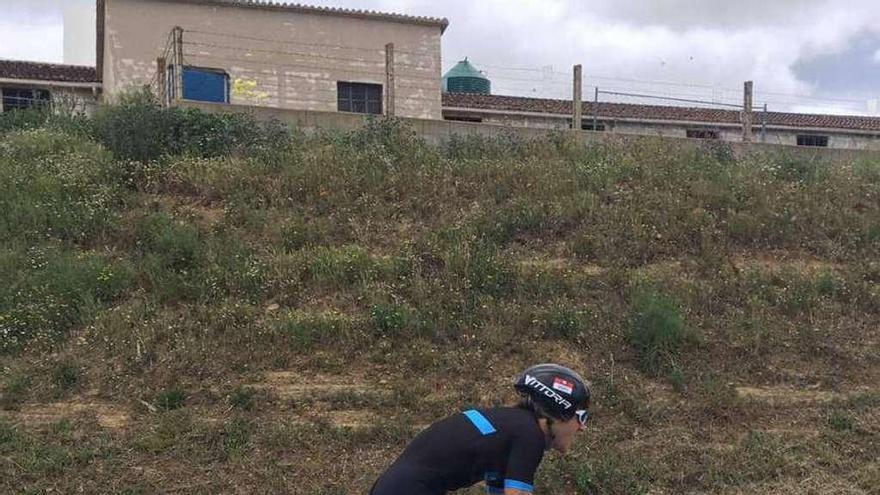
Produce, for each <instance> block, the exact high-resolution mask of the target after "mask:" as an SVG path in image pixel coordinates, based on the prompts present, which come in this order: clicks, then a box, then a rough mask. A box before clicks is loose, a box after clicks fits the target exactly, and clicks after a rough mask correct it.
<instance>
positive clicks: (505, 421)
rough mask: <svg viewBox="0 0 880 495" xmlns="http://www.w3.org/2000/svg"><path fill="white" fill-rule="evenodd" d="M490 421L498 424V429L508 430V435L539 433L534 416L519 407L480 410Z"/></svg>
mask: <svg viewBox="0 0 880 495" xmlns="http://www.w3.org/2000/svg"><path fill="white" fill-rule="evenodd" d="M480 412H482V413H483V414H484V415H485V416H486V417H487V418H489V419H490V421H495V422H496V423H498V427H499V428H500V429H503V430H509V431H508V432H509V433H528V432H532V433H534V432H540V428H539V427H538V423H537V420H536V419H535V415H534V414H533V413H532V412H531V411H529V410H527V409H523V408H520V407H492V408H487V409H481V410H480Z"/></svg>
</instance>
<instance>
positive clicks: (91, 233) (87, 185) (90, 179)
mask: <svg viewBox="0 0 880 495" xmlns="http://www.w3.org/2000/svg"><path fill="white" fill-rule="evenodd" d="M113 165H114V164H113V162H112V160H111V157H110V156H109V154H107V153H106V152H104V151H103V150H102V149H101V148H100V147H99V146H96V145H95V144H93V143H91V142H88V141H83V140H82V139H81V138H79V137H77V136H70V135H67V134H62V133H57V132H51V131H45V130H39V129H38V130H32V131H22V132H16V133H11V134H7V135H6V136H4V139H3V140H2V142H0V240H5V241H9V240H11V239H13V238H16V239H21V240H32V241H36V240H40V241H41V240H43V239H46V238H53V239H57V240H60V241H65V242H83V241H86V240H88V239H91V238H94V237H95V236H99V235H101V234H102V233H105V232H106V231H107V229H108V228H112V226H113V224H114V222H115V221H116V220H117V219H118V209H119V207H120V203H121V201H122V196H121V194H120V188H119V186H118V185H117V184H116V183H115V181H114V180H113Z"/></svg>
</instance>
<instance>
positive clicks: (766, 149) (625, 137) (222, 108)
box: [179, 101, 880, 162]
mask: <svg viewBox="0 0 880 495" xmlns="http://www.w3.org/2000/svg"><path fill="white" fill-rule="evenodd" d="M179 105H180V106H182V107H185V108H198V109H200V110H202V111H205V112H209V113H217V112H232V113H245V114H249V115H252V116H254V117H255V118H257V119H260V120H269V119H275V120H279V121H281V122H284V123H287V124H289V125H291V126H294V127H296V128H298V129H301V130H304V131H306V132H314V131H316V130H319V129H343V130H353V129H357V128H359V127H361V126H363V125H364V123H365V122H366V121H367V118H366V117H365V116H362V115H356V114H348V113H339V112H313V111H298V110H286V109H280V108H264V107H253V106H245V105H222V104H214V103H202V102H188V101H182V102H180V103H179ZM404 120H405V121H406V122H407V123H408V124H409V125H411V126H412V127H413V129H414V130H415V131H416V132H417V133H418V134H419V135H420V136H422V137H423V138H424V139H425V140H426V141H427V142H429V143H431V144H441V143H444V142H446V141H448V140H449V139H450V138H451V137H452V136H469V135H478V136H485V137H492V136H505V135H515V136H518V137H520V138H523V139H537V138H542V137H546V136H547V135H548V134H550V133H553V132H558V131H556V130H553V129H546V128H537V127H511V126H508V125H504V124H493V123H485V122H482V123H476V122H459V121H452V120H436V119H416V118H407V119H404ZM566 132H570V133H571V134H570V135H572V136H574V137H575V138H576V139H578V140H580V141H582V142H584V143H594V142H605V143H620V144H627V143H632V144H644V143H651V142H654V141H657V140H660V142H662V143H663V144H665V145H669V146H673V147H680V148H681V149H695V148H700V147H703V146H706V145H707V144H709V143H718V141H708V140H705V139H691V138H683V137H682V138H678V137H657V136H640V135H635V134H622V133H617V132H614V133H612V132H593V131H576V132H575V131H566ZM719 144H720V143H719ZM723 144H724V145H725V146H728V147H729V148H730V149H731V151H732V152H733V153H734V155H736V156H740V157H742V156H747V155H754V154H758V155H760V154H767V153H769V154H774V153H780V152H784V153H786V154H789V155H794V156H799V157H803V158H808V159H823V160H829V161H832V162H846V161H852V160H855V159H863V158H870V159H878V160H880V152H877V151H871V150H856V149H833V148H808V147H803V146H788V145H778V144H768V143H743V142H725V143H723Z"/></svg>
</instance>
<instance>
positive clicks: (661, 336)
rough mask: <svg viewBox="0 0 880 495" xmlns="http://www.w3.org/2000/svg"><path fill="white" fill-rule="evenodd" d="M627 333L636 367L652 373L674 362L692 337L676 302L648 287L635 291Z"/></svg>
mask: <svg viewBox="0 0 880 495" xmlns="http://www.w3.org/2000/svg"><path fill="white" fill-rule="evenodd" d="M627 335H628V338H629V342H630V345H632V347H633V348H634V349H635V351H636V354H637V355H638V358H639V366H640V367H641V368H642V369H643V370H644V371H646V372H648V373H652V374H653V373H657V372H658V371H660V370H661V369H663V368H665V367H667V366H669V365H671V364H673V360H674V359H675V358H676V357H677V356H678V354H679V353H680V352H681V350H682V348H683V347H684V345H685V344H686V343H687V342H688V341H689V340H690V339H691V338H692V337H691V336H690V335H689V332H688V331H687V329H686V328H685V324H684V317H683V316H682V314H681V310H680V309H679V307H678V304H676V303H675V301H673V300H672V299H670V298H668V297H666V296H664V295H662V294H660V293H658V292H656V291H653V290H650V289H640V290H638V292H637V293H636V295H635V297H634V299H633V301H632V303H631V304H630V314H629V331H628V334H627Z"/></svg>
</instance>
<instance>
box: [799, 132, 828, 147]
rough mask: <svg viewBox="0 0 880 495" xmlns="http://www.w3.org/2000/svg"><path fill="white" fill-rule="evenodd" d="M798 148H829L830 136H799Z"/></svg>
mask: <svg viewBox="0 0 880 495" xmlns="http://www.w3.org/2000/svg"><path fill="white" fill-rule="evenodd" d="M797 145H798V146H820V147H823V148H826V147H828V136H817V135H815V134H798V137H797Z"/></svg>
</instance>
